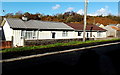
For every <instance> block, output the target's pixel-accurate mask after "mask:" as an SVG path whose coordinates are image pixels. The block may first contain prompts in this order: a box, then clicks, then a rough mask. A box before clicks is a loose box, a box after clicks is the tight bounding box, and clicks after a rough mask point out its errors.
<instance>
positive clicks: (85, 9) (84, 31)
mask: <svg viewBox="0 0 120 75" xmlns="http://www.w3.org/2000/svg"><path fill="white" fill-rule="evenodd" d="M87 6H88V0H85V6H84V28H83V42H85V39H86V37H85V34H86V24H87V21H86V18H87Z"/></svg>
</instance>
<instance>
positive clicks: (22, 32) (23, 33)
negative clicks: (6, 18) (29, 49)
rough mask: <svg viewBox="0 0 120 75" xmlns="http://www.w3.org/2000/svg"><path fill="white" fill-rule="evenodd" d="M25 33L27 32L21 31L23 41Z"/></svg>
mask: <svg viewBox="0 0 120 75" xmlns="http://www.w3.org/2000/svg"><path fill="white" fill-rule="evenodd" d="M25 32H26V31H25V30H22V31H21V39H23V38H24V36H25Z"/></svg>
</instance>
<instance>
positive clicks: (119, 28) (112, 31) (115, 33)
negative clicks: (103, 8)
mask: <svg viewBox="0 0 120 75" xmlns="http://www.w3.org/2000/svg"><path fill="white" fill-rule="evenodd" d="M104 29H106V30H107V32H106V33H107V37H120V25H119V24H110V25H107V26H105V27H104Z"/></svg>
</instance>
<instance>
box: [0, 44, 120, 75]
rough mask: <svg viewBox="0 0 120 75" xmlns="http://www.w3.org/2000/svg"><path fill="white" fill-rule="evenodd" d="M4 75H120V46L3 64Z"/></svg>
mask: <svg viewBox="0 0 120 75" xmlns="http://www.w3.org/2000/svg"><path fill="white" fill-rule="evenodd" d="M2 66H3V69H2V70H3V73H2V75H18V74H20V75H29V74H33V75H43V74H50V75H52V74H54V75H57V74H67V75H68V74H73V75H75V74H79V75H88V74H89V75H120V44H117V45H111V46H105V47H98V48H93V49H88V50H82V51H73V52H68V53H62V54H55V55H48V56H43V57H39V58H33V59H26V60H22V61H14V62H7V63H3V65H2Z"/></svg>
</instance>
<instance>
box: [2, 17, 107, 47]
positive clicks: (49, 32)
mask: <svg viewBox="0 0 120 75" xmlns="http://www.w3.org/2000/svg"><path fill="white" fill-rule="evenodd" d="M2 26H3V30H4V35H5V40H6V41H12V42H13V46H14V47H16V46H24V40H38V39H39V40H42V39H73V38H83V25H81V24H79V23H67V24H65V23H62V22H48V21H38V20H27V19H26V18H23V20H21V19H14V18H7V19H4V20H3V22H2ZM86 31H87V32H86V37H87V38H105V37H106V30H104V29H102V28H100V27H97V26H96V25H87V28H86Z"/></svg>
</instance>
